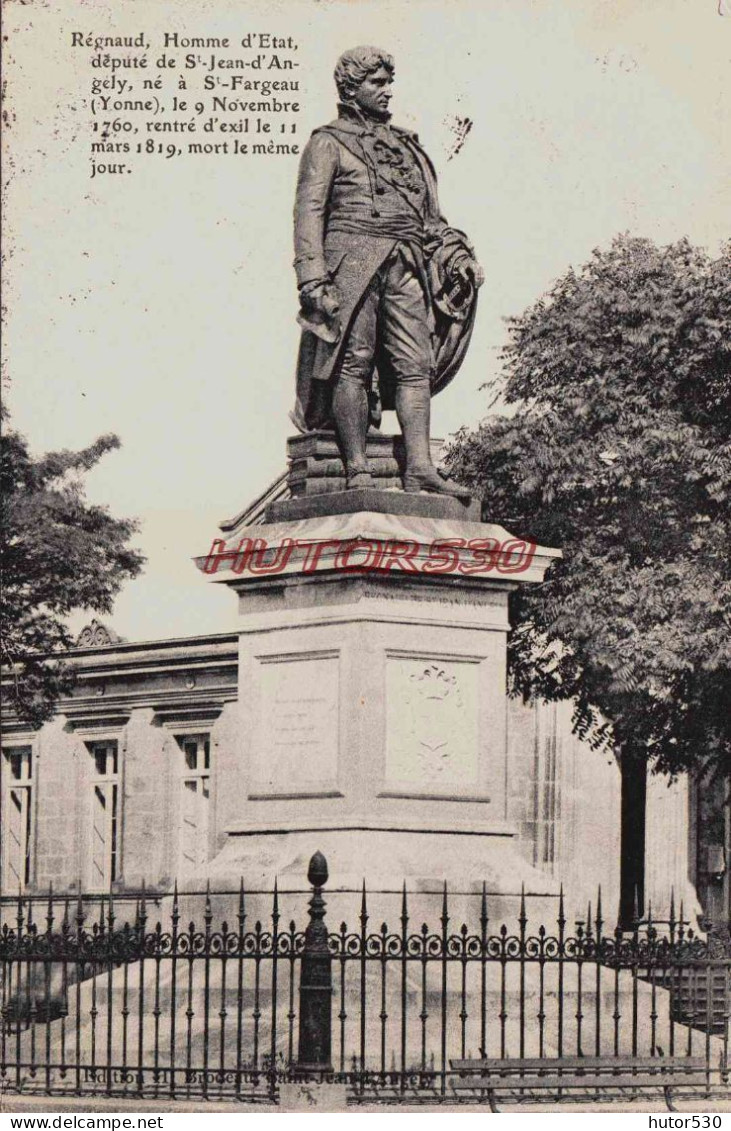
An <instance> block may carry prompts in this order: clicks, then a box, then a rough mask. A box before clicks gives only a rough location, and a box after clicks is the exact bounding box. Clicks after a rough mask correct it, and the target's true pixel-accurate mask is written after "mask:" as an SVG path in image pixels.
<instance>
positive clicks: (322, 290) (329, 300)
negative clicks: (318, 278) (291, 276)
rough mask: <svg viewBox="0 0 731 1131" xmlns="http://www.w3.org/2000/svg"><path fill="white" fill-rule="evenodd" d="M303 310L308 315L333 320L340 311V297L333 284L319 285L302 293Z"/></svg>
mask: <svg viewBox="0 0 731 1131" xmlns="http://www.w3.org/2000/svg"><path fill="white" fill-rule="evenodd" d="M300 301H301V303H302V309H303V310H304V311H305V312H306V313H317V314H321V315H322V316H323V317H324V318H332V317H333V315H335V314H337V312H338V311H339V310H340V296H339V295H338V292H337V289H336V288H335V287H334V286H333V284H332V283H327V282H326V283H318V284H317V285H316V286H313V287H311V288H307V289H306V290H303V291H301V292H300Z"/></svg>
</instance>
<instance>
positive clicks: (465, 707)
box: [385, 654, 479, 794]
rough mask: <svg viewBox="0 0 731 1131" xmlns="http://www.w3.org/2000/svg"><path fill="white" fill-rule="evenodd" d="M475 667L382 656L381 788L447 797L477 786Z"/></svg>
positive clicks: (472, 663)
mask: <svg viewBox="0 0 731 1131" xmlns="http://www.w3.org/2000/svg"><path fill="white" fill-rule="evenodd" d="M478 672H479V663H478V662H477V661H474V660H453V659H449V660H441V659H438V658H426V657H419V656H403V655H393V654H390V655H388V656H387V657H386V767H385V770H386V773H385V777H386V787H387V789H388V788H389V787H402V788H403V787H409V786H413V787H414V791H415V792H427V793H436V794H442V793H444V794H449V793H451V792H454V790H455V789H457V790H460V789H462V790H464V789H468V788H469V787H475V786H477V785H478V783H479V726H478V711H479V695H478Z"/></svg>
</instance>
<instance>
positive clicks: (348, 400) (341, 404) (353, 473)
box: [332, 376, 373, 491]
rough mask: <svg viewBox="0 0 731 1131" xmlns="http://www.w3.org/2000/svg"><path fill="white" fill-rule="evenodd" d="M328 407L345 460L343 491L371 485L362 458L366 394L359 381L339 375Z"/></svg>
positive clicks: (364, 457) (365, 424)
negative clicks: (330, 409)
mask: <svg viewBox="0 0 731 1131" xmlns="http://www.w3.org/2000/svg"><path fill="white" fill-rule="evenodd" d="M332 409H333V419H334V421H335V428H336V430H337V433H338V439H339V440H340V447H341V449H342V453H343V459H344V461H345V486H346V488H347V490H348V491H354V490H357V489H358V488H361V487H372V486H373V477H372V475H371V468H370V466H369V464H368V461H367V460H366V432H367V431H368V393H367V391H366V388H365V386H364V385H363V383H362V382H361V381H358V380H352V379H349V378H348V377H345V376H341V378H340V380H339V381H338V382H337V384H336V386H335V389H334V390H333V401H332Z"/></svg>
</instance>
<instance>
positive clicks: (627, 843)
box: [619, 749, 647, 930]
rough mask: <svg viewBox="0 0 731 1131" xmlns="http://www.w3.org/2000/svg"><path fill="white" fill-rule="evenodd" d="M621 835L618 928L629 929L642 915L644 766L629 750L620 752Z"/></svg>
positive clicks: (645, 775)
mask: <svg viewBox="0 0 731 1131" xmlns="http://www.w3.org/2000/svg"><path fill="white" fill-rule="evenodd" d="M620 766H621V773H622V832H621V849H620V853H621V862H620V889H619V890H620V896H619V926H620V927H621V928H622V929H623V930H629V929H631V928H632V926H633V924H634V923H635V921H636V920H637V919H639V918H641V917H642V916H643V915H644V913H645V808H646V804H647V762H646V760H645V758H644V757H642V755H638V754H636V753H635V752H634V751H632V750H627V749H625V750H623V751H622V757H621V762H620Z"/></svg>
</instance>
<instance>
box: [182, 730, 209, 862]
mask: <svg viewBox="0 0 731 1131" xmlns="http://www.w3.org/2000/svg"><path fill="white" fill-rule="evenodd" d="M178 745H179V746H180V752H181V762H180V773H181V777H180V824H179V852H178V861H179V863H178V866H179V874H180V875H181V876H189V875H191V874H192V873H193V872H195V871H196V869H198V868H200V867H201V866H202V865H204V864H206V863H207V862H208V829H209V816H210V802H211V740H210V736H209V735H207V734H191V735H181V736H179V737H178Z"/></svg>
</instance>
